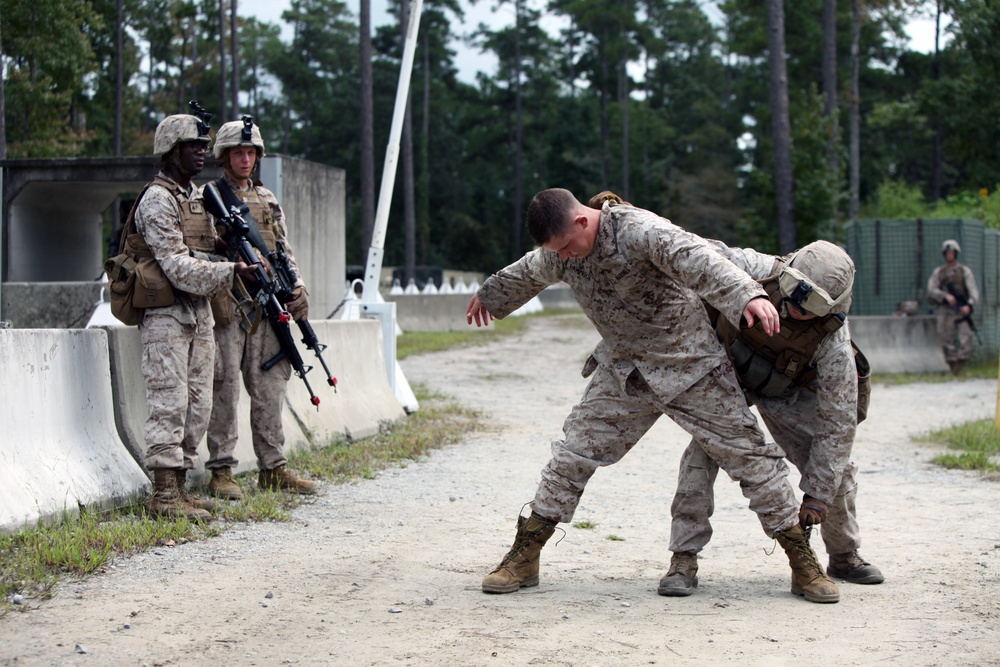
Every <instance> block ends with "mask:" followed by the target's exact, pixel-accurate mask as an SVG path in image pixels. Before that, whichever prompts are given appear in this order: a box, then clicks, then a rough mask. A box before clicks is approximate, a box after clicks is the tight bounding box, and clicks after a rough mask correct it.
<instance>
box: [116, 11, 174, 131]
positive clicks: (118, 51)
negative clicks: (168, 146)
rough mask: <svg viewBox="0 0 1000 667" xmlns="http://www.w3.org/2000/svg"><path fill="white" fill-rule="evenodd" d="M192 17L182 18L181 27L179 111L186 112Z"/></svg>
mask: <svg viewBox="0 0 1000 667" xmlns="http://www.w3.org/2000/svg"><path fill="white" fill-rule="evenodd" d="M118 4H119V6H120V5H121V0H118ZM189 21H190V19H183V18H182V19H181V21H180V24H179V27H180V29H181V65H180V68H179V70H180V71H179V72H178V73H177V113H184V71H185V69H186V68H185V67H184V65H185V63H186V60H187V45H188V22H189ZM116 53H121V50H120V48H119V50H117V51H116Z"/></svg>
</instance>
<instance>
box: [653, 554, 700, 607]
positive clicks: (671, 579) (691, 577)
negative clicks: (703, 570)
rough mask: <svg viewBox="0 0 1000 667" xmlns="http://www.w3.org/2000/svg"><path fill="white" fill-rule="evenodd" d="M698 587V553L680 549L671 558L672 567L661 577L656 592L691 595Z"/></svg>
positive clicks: (680, 595) (676, 595) (671, 594)
mask: <svg viewBox="0 0 1000 667" xmlns="http://www.w3.org/2000/svg"><path fill="white" fill-rule="evenodd" d="M696 588H698V554H696V553H695V552H693V551H678V552H677V553H675V554H674V555H673V557H671V559H670V569H669V570H667V574H666V575H664V577H663V578H662V579H660V587H659V588H657V589H656V592H657V593H659V594H660V595H666V596H668V597H684V596H686V595H691V593H692V592H694V589H696Z"/></svg>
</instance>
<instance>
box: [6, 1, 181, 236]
mask: <svg viewBox="0 0 1000 667" xmlns="http://www.w3.org/2000/svg"><path fill="white" fill-rule="evenodd" d="M123 31H124V27H123V25H122V0H117V2H115V129H114V135H115V136H114V141H113V143H114V151H115V153H114V155H115V157H120V156H121V154H122V113H123V107H122V85H123V84H122V79H123V77H124V75H123V72H124V69H125V66H124V63H123V62H122V55H123V54H122V41H123V40H122V32H123ZM182 58H183V56H182ZM183 71H184V62H183V59H182V61H181V72H183ZM0 116H2V114H0ZM116 214H117V211H116ZM117 223H118V221H117V220H115V224H117Z"/></svg>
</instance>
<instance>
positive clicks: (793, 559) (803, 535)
mask: <svg viewBox="0 0 1000 667" xmlns="http://www.w3.org/2000/svg"><path fill="white" fill-rule="evenodd" d="M774 539H776V540H778V544H780V545H781V548H782V549H784V550H785V553H786V554H788V564H789V565H791V566H792V593H793V594H794V595H801V596H803V597H804V598H805V599H806V600H809V601H810V602H838V601H839V600H840V591H839V590H838V589H837V584H835V583H833V580H832V579H830V577H828V576H826V573H825V572H823V568H822V567H820V564H819V559H818V558H816V552H815V551H813V550H812V547H810V546H809V532H808V531H804V530H802V526H800V525H798V524H796V525H795V526H794V527H792V528H789V529H788V530H779V531H778V532H777V533H775V534H774Z"/></svg>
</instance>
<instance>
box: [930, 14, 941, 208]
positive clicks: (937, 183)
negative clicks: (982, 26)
mask: <svg viewBox="0 0 1000 667" xmlns="http://www.w3.org/2000/svg"><path fill="white" fill-rule="evenodd" d="M940 40H941V0H938V1H937V15H936V16H935V19H934V82H935V83H937V82H939V81H940V80H941V51H940V46H941V43H940ZM931 127H933V128H934V147H933V153H932V155H931V201H932V202H934V203H937V202H938V201H940V200H941V119H940V118H938V115H937V114H936V113H935V114H934V115H933V116H931Z"/></svg>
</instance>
